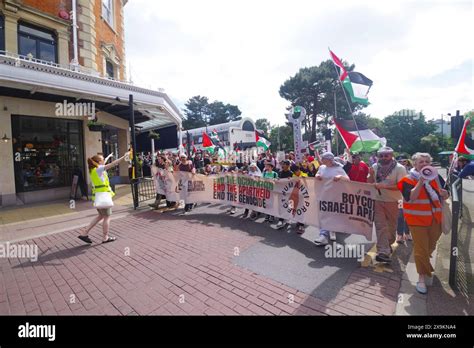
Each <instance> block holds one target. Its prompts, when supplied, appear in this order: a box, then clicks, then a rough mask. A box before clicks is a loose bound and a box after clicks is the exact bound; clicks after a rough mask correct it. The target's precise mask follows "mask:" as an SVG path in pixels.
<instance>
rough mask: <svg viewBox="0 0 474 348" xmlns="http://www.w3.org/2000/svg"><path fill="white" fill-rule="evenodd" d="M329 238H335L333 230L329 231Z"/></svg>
mask: <svg viewBox="0 0 474 348" xmlns="http://www.w3.org/2000/svg"><path fill="white" fill-rule="evenodd" d="M329 240H330V241H332V242H334V241H335V240H336V232H333V231H330V232H329Z"/></svg>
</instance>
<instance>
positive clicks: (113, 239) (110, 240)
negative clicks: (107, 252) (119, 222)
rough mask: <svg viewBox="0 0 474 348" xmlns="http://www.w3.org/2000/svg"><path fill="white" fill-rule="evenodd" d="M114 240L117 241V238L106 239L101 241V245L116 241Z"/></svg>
mask: <svg viewBox="0 0 474 348" xmlns="http://www.w3.org/2000/svg"><path fill="white" fill-rule="evenodd" d="M116 240H117V238H115V237H109V238H107V240H104V241H102V244H104V243H110V242H113V241H116Z"/></svg>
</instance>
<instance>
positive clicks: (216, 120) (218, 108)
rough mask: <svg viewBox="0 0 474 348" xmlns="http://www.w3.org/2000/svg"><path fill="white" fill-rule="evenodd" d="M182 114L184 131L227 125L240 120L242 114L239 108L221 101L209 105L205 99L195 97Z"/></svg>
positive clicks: (190, 100)
mask: <svg viewBox="0 0 474 348" xmlns="http://www.w3.org/2000/svg"><path fill="white" fill-rule="evenodd" d="M185 106H186V109H185V110H184V113H185V115H186V119H185V120H184V121H183V127H184V128H185V129H193V128H199V127H204V126H206V125H208V126H211V125H215V124H221V123H227V122H231V121H237V120H240V119H241V118H242V117H241V116H240V115H241V114H242V112H241V111H240V110H239V107H238V106H236V105H231V104H224V103H223V102H221V101H218V100H216V101H214V102H212V103H210V104H209V99H208V98H207V97H201V96H199V95H198V96H195V97H192V98H190V99H189V100H188V102H187V103H186V104H185Z"/></svg>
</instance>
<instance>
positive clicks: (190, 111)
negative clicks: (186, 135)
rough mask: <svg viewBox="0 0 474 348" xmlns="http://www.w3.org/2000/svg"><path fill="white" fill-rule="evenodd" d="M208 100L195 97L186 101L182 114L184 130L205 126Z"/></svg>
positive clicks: (198, 96)
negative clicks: (183, 116)
mask: <svg viewBox="0 0 474 348" xmlns="http://www.w3.org/2000/svg"><path fill="white" fill-rule="evenodd" d="M208 101H209V100H208V98H207V97H201V96H200V95H197V96H195V97H192V98H190V99H189V100H188V102H187V103H186V104H185V106H186V109H185V110H184V114H185V115H186V119H185V120H184V121H183V127H184V129H193V128H199V127H204V126H205V125H206V117H207V115H208V113H209V111H208V105H209V103H208Z"/></svg>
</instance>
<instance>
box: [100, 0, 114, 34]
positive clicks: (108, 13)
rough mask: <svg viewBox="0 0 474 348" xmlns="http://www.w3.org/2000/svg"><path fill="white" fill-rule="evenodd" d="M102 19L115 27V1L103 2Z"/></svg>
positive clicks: (103, 0) (106, 0) (105, 0)
mask: <svg viewBox="0 0 474 348" xmlns="http://www.w3.org/2000/svg"><path fill="white" fill-rule="evenodd" d="M102 17H103V18H104V19H105V20H106V21H107V23H109V25H110V26H111V27H112V28H113V27H114V0H102Z"/></svg>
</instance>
